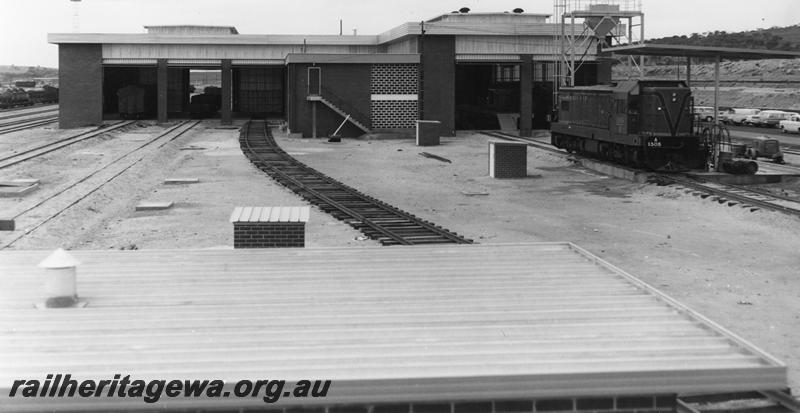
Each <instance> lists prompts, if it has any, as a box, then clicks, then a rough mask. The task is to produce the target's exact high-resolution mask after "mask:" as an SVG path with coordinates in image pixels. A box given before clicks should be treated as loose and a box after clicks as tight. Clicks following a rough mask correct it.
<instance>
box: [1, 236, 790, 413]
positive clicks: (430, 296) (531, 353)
mask: <svg viewBox="0 0 800 413" xmlns="http://www.w3.org/2000/svg"><path fill="white" fill-rule="evenodd" d="M48 253H49V252H47V251H19V252H15V251H8V252H6V251H2V252H0V273H1V274H3V277H2V278H0V310H2V311H0V326H2V328H0V393H2V394H6V395H7V394H8V390H9V389H8V386H9V385H10V384H11V383H13V380H17V379H20V378H27V379H40V380H43V379H44V377H45V376H46V375H47V374H50V373H54V372H63V373H70V374H72V375H73V378H78V379H80V378H84V379H94V380H101V379H105V380H108V379H111V378H112V377H113V376H114V374H123V375H126V374H129V375H131V380H133V379H142V380H151V379H165V380H171V379H181V380H186V379H221V380H225V381H226V382H227V383H234V382H235V381H236V380H239V379H243V378H246V379H285V380H288V381H293V380H298V379H315V378H320V379H330V380H332V384H331V390H330V392H329V394H328V397H326V398H314V399H292V398H282V399H281V400H280V401H278V402H277V403H276V404H275V407H281V406H291V405H298V404H303V405H323V404H324V405H330V404H353V403H382V402H411V401H413V402H421V401H439V400H444V401H447V400H463V401H468V400H479V399H480V400H487V399H489V400H491V399H509V398H534V397H552V396H581V395H603V394H617V395H618V394H658V393H666V394H670V393H680V392H684V391H695V392H704V391H736V390H750V389H777V388H782V387H785V386H786V367H785V366H784V365H783V364H781V363H780V362H778V361H776V360H775V359H773V358H772V357H770V356H769V355H766V354H765V353H763V352H761V351H760V350H758V349H757V348H755V347H753V346H752V345H750V344H748V343H747V342H745V341H744V340H742V339H740V338H738V337H737V336H735V335H733V334H732V333H730V332H728V331H726V330H724V329H722V328H721V327H719V326H717V325H716V324H714V323H712V322H710V321H708V320H707V319H705V318H703V317H702V316H700V315H698V314H696V313H694V312H693V311H691V310H689V309H687V308H686V307H684V306H682V305H680V304H678V303H677V302H675V301H674V300H672V299H670V298H668V297H666V296H664V295H663V294H661V293H659V292H658V291H656V290H655V289H653V288H652V287H649V286H647V285H645V284H644V283H642V282H641V281H639V280H637V279H636V278H634V277H632V276H630V275H628V274H626V273H624V272H623V271H621V270H619V269H617V268H615V267H613V266H611V265H609V264H607V263H605V262H603V261H602V260H600V259H598V258H597V257H595V256H593V255H591V254H589V253H587V252H585V251H584V250H582V249H580V248H578V247H576V246H574V245H572V244H569V243H541V244H510V245H463V246H462V245H458V246H424V247H403V248H374V247H373V248H366V247H365V248H321V249H303V248H289V249H270V250H139V251H72V253H73V254H74V255H75V256H76V258H78V259H79V260H80V261H81V262H83V264H82V265H80V266H79V267H78V270H77V273H78V295H79V296H80V297H81V298H82V299H83V300H86V301H87V302H88V305H87V306H86V307H85V308H80V309H77V308H76V309H59V310H53V309H50V310H38V309H36V308H34V306H33V305H32V304H33V303H34V302H36V301H38V299H39V294H40V289H41V285H42V282H43V281H42V280H41V277H43V275H39V276H36V275H37V274H39V273H40V272H42V271H44V270H41V269H38V268H36V264H37V263H38V262H39V261H41V260H42V258H44V257H45V256H47V255H48ZM164 403H166V404H164ZM198 404H204V405H206V406H209V405H213V406H218V407H221V406H228V407H234V406H259V407H263V401H261V399H260V398H255V399H253V398H233V397H231V398H220V399H191V398H189V399H186V398H175V399H165V400H163V403H159V404H158V405H148V406H150V407H159V408H164V407H180V406H184V407H186V406H189V405H192V406H194V407H197V405H198ZM144 406H145V405H144V404H143V403H142V401H141V399H135V398H107V397H97V398H88V399H83V398H71V399H68V400H61V399H59V398H57V397H56V398H25V399H23V398H9V397H3V398H0V410H12V411H23V410H51V409H72V410H90V409H97V410H108V409H109V408H112V407H116V408H119V407H131V408H137V409H138V408H143V407H144Z"/></svg>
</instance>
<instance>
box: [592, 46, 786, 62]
mask: <svg viewBox="0 0 800 413" xmlns="http://www.w3.org/2000/svg"><path fill="white" fill-rule="evenodd" d="M603 52H611V53H616V54H623V55H650V56H688V57H716V56H719V57H720V58H721V59H794V58H798V57H800V52H789V51H782V50H764V49H740V48H732V47H707V46H685V45H675V44H661V43H645V44H640V45H627V46H614V47H606V48H603Z"/></svg>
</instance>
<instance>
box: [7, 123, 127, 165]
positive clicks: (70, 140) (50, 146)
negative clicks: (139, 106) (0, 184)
mask: <svg viewBox="0 0 800 413" xmlns="http://www.w3.org/2000/svg"><path fill="white" fill-rule="evenodd" d="M131 123H133V121H124V122H117V123H114V124H111V125H109V126H106V125H103V126H101V127H98V128H96V129H93V130H90V131H88V132H83V133H79V134H77V135H74V136H70V137H67V138H64V139H59V140H57V141H53V142H48V143H45V144H42V145H37V146H34V147H32V148H28V149H24V150H22V151H20V152H15V153H13V154H3V155H0V169H4V168H8V167H9V166H12V165H16V164H18V163H20V162H24V161H27V160H29V159H33V158H36V157H38V156H41V155H44V154H46V153H50V152H53V151H55V150H58V149H61V148H63V147H65V146H69V145H72V144H74V143H77V142H81V141H84V140H86V139H90V138H93V137H95V136H98V135H101V134H103V133H106V132H110V131H112V130H115V129H119V128H122V127H124V126H127V125H130V124H131Z"/></svg>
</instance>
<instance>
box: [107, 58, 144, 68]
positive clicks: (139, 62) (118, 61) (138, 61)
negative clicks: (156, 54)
mask: <svg viewBox="0 0 800 413" xmlns="http://www.w3.org/2000/svg"><path fill="white" fill-rule="evenodd" d="M103 64H104V65H135V66H154V65H157V64H158V59H144V58H125V57H123V58H115V57H104V58H103Z"/></svg>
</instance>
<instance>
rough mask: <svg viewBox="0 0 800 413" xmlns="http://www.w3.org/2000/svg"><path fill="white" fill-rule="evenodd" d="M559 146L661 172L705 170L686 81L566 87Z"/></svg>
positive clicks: (556, 137) (556, 135)
mask: <svg viewBox="0 0 800 413" xmlns="http://www.w3.org/2000/svg"><path fill="white" fill-rule="evenodd" d="M551 136H552V138H551V139H552V143H553V145H554V146H556V147H559V148H563V149H566V150H567V151H569V152H578V153H582V154H587V155H592V156H597V157H599V158H602V159H608V160H612V161H616V162H621V163H626V164H629V165H632V166H635V167H644V168H648V169H655V170H685V169H692V168H702V167H703V166H704V163H705V149H704V147H703V145H702V140H701V139H700V137H699V136H697V135H696V134H694V133H693V130H692V98H691V90H690V89H689V87H687V86H686V84H685V83H684V82H681V81H625V82H620V83H618V84H612V85H598V86H588V87H572V88H562V89H561V90H560V91H559V116H558V121H557V122H554V123H553V124H552V126H551Z"/></svg>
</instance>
